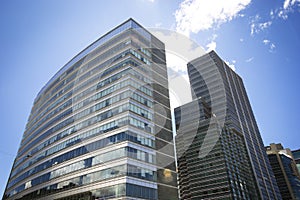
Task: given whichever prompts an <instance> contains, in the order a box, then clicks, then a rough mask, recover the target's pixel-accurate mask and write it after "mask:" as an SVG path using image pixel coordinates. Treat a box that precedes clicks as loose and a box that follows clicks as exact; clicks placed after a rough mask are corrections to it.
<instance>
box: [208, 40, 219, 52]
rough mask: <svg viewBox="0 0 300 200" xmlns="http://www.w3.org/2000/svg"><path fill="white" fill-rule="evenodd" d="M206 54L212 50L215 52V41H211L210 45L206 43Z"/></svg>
mask: <svg viewBox="0 0 300 200" xmlns="http://www.w3.org/2000/svg"><path fill="white" fill-rule="evenodd" d="M206 48H207V49H206V52H210V51H212V50H216V48H217V43H216V42H215V41H211V42H210V43H208V44H207V45H206Z"/></svg>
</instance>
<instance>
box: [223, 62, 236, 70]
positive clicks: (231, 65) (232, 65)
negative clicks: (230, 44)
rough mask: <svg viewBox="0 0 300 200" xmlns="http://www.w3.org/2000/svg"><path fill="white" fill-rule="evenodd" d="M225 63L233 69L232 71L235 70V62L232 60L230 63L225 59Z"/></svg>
mask: <svg viewBox="0 0 300 200" xmlns="http://www.w3.org/2000/svg"><path fill="white" fill-rule="evenodd" d="M225 63H226V64H227V65H228V66H229V67H230V68H231V69H232V70H233V71H235V65H234V64H235V62H232V64H231V63H230V62H228V61H225Z"/></svg>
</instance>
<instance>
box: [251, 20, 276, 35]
mask: <svg viewBox="0 0 300 200" xmlns="http://www.w3.org/2000/svg"><path fill="white" fill-rule="evenodd" d="M271 25H272V21H271V20H269V21H264V22H261V17H260V16H259V15H255V17H254V18H253V19H252V20H251V21H250V29H251V30H250V34H251V35H252V36H253V35H254V34H257V33H259V32H261V31H264V30H265V29H267V28H269V27H270V26H271Z"/></svg>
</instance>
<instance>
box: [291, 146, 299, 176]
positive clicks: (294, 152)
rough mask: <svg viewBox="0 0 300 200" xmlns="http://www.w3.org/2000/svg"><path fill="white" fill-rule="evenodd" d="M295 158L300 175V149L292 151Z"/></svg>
mask: <svg viewBox="0 0 300 200" xmlns="http://www.w3.org/2000/svg"><path fill="white" fill-rule="evenodd" d="M292 154H293V157H294V159H295V162H296V165H297V168H298V172H299V173H300V149H298V150H294V151H292Z"/></svg>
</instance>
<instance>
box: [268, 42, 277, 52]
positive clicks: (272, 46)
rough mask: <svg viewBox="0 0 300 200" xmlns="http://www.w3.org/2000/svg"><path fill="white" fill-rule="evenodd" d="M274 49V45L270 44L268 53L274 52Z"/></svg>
mask: <svg viewBox="0 0 300 200" xmlns="http://www.w3.org/2000/svg"><path fill="white" fill-rule="evenodd" d="M275 48H276V46H275V44H274V43H271V44H270V50H269V51H270V52H274V50H275Z"/></svg>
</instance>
